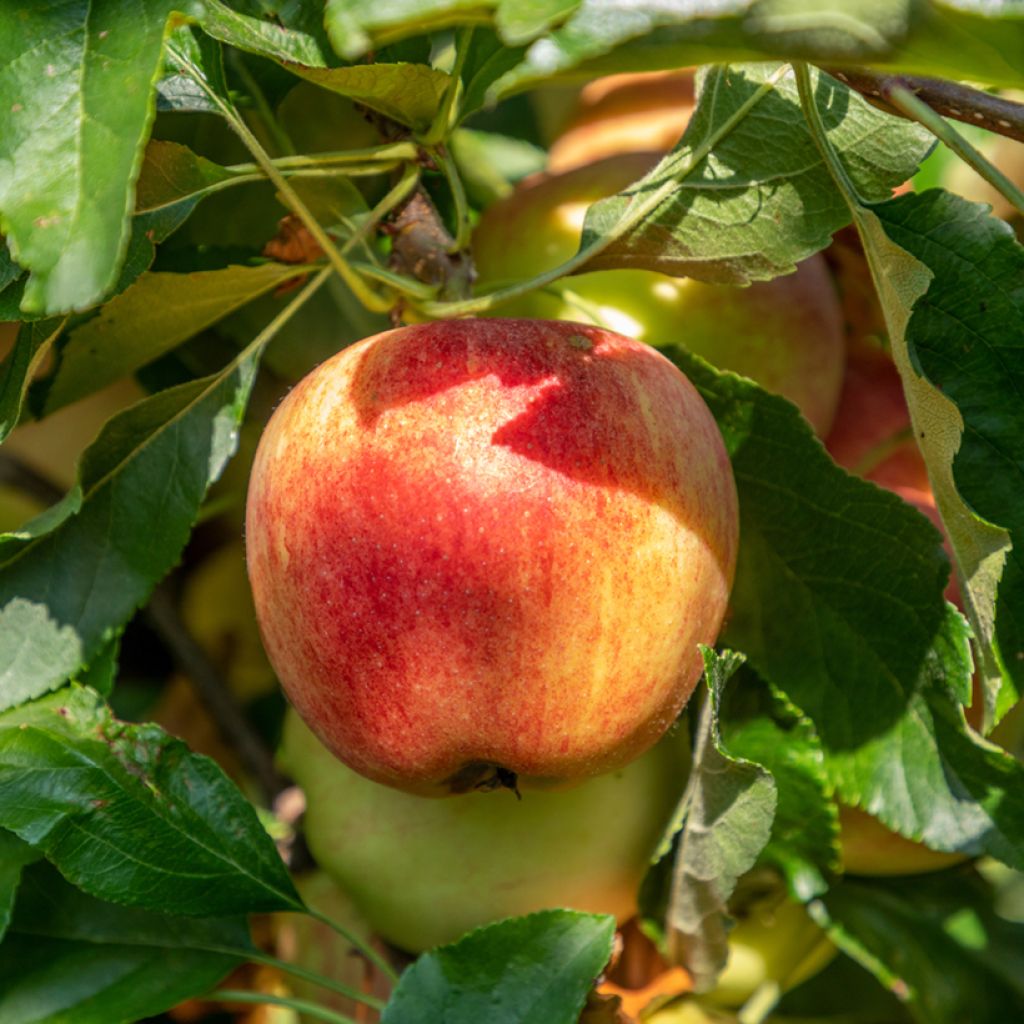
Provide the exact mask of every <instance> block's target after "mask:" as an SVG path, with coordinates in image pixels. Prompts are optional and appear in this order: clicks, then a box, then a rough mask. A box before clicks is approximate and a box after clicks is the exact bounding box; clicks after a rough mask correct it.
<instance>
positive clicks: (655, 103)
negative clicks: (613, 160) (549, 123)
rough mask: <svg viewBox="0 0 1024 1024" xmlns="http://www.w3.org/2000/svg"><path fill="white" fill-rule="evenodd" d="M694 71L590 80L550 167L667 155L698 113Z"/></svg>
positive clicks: (550, 158)
mask: <svg viewBox="0 0 1024 1024" xmlns="http://www.w3.org/2000/svg"><path fill="white" fill-rule="evenodd" d="M693 105H694V95H693V72H692V71H691V70H690V69H688V68H684V69H683V70H680V71H648V72H630V73H626V74H620V75H606V76H605V77H603V78H597V79H595V80H594V81H592V82H588V83H587V84H586V85H585V86H584V87H583V88H582V89H581V90H580V93H579V96H578V98H577V101H576V105H575V109H574V110H573V111H572V112H571V113H570V115H569V118H568V121H567V123H566V124H565V125H564V127H563V128H562V131H561V133H560V134H559V136H558V138H557V139H555V141H554V142H553V143H552V144H551V149H550V151H549V153H548V169H549V170H551V171H568V170H571V169H572V168H574V167H582V166H583V165H584V164H590V163H594V161H596V160H601V159H603V158H604V157H606V156H614V155H615V154H617V153H664V152H667V151H668V150H670V149H671V148H672V147H673V146H674V145H675V144H676V143H677V142H678V141H679V138H680V136H681V135H682V134H683V132H684V131H685V130H686V125H687V124H688V123H689V120H690V115H691V114H692V113H693Z"/></svg>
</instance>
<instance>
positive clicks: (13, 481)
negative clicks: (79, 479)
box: [0, 452, 64, 505]
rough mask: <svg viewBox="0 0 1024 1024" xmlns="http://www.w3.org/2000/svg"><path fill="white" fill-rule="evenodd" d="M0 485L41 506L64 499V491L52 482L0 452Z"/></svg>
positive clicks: (7, 454) (24, 463)
mask: <svg viewBox="0 0 1024 1024" xmlns="http://www.w3.org/2000/svg"><path fill="white" fill-rule="evenodd" d="M0 484H6V485H9V486H11V487H13V488H15V489H16V490H19V491H21V492H22V494H25V495H27V496H28V497H29V498H34V499H35V500H36V501H38V502H39V503H40V504H41V505H52V504H54V502H57V501H60V499H61V498H63V497H64V491H63V490H61V488H59V487H58V486H57V485H56V484H55V483H54V482H53V481H52V480H50V479H49V478H48V477H45V476H43V475H42V473H40V472H38V471H37V470H35V469H33V468H32V467H31V466H30V465H28V463H26V462H22V461H21V459H19V458H17V456H14V455H10V454H9V453H7V452H0Z"/></svg>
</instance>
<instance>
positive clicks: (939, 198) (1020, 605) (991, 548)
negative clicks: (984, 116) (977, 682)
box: [862, 191, 1024, 724]
mask: <svg viewBox="0 0 1024 1024" xmlns="http://www.w3.org/2000/svg"><path fill="white" fill-rule="evenodd" d="M872 213H873V215H874V216H875V217H877V224H878V226H879V227H880V228H881V230H883V231H884V232H885V234H886V236H888V238H889V239H891V240H892V242H894V243H895V244H896V245H898V246H899V247H900V249H901V250H903V251H904V252H905V253H907V254H909V256H910V258H912V260H913V261H917V266H916V267H915V268H914V269H915V270H916V272H917V276H918V277H920V275H922V274H923V275H925V279H926V281H927V290H926V291H925V293H924V295H923V296H922V297H921V298H920V299H919V300H918V301H917V302H916V304H914V305H913V313H912V314H911V315H910V319H909V322H907V321H906V319H905V315H906V311H907V310H909V308H910V302H911V301H912V299H911V295H912V293H911V294H904V295H898V294H896V288H897V287H898V283H899V282H900V281H903V280H907V279H908V278H910V275H909V274H904V275H901V276H900V277H897V278H895V279H894V281H893V283H891V284H890V283H887V284H886V286H885V287H886V293H887V294H886V298H887V299H888V302H887V304H888V305H889V306H890V307H891V306H894V305H897V304H899V305H900V306H901V307H902V309H901V311H900V312H901V313H902V316H900V319H901V321H902V323H904V324H905V332H904V331H901V330H900V329H899V328H900V324H899V323H894V325H893V326H894V327H895V330H894V331H891V332H890V333H891V334H893V345H894V351H895V353H896V356H897V361H898V365H899V366H900V371H901V374H902V376H903V380H904V387H905V388H906V389H907V390H908V399H909V402H910V406H911V413H912V416H913V422H914V426H915V434H916V436H917V438H918V442H919V445H920V447H921V450H922V452H923V454H924V456H925V460H926V461H927V463H928V468H929V476H930V478H931V480H932V485H933V488H934V491H935V496H936V501H937V504H938V507H939V510H940V512H941V514H942V519H943V523H944V525H945V526H946V529H947V531H948V533H949V536H950V541H951V543H952V546H953V550H954V552H955V554H956V558H957V562H958V565H959V570H960V575H961V577H962V580H963V586H962V588H961V589H962V590H963V591H964V592H965V595H966V597H967V606H968V610H969V611H970V613H971V620H972V624H973V625H974V628H975V633H976V634H977V635H978V637H979V639H980V641H981V651H982V654H983V657H985V656H986V655H987V650H986V647H987V644H988V643H991V642H993V641H994V644H995V649H996V651H997V657H998V664H997V665H991V663H990V664H989V666H988V671H987V672H986V676H987V679H988V682H989V689H988V694H987V697H988V701H987V705H988V706H987V711H988V714H987V720H988V721H989V722H990V723H992V724H994V722H995V721H998V719H999V718H1001V717H1002V715H1003V714H1005V712H1006V711H1007V710H1008V709H1009V708H1010V707H1012V706H1013V704H1014V703H1016V701H1017V700H1018V699H1019V698H1020V696H1021V695H1022V694H1024V432H1022V431H1021V430H1020V408H1021V397H1020V396H1021V394H1022V393H1024V287H1022V286H1021V282H1022V280H1024V248H1022V247H1021V246H1020V245H1019V244H1018V243H1017V241H1016V240H1015V238H1014V236H1013V232H1012V231H1011V229H1010V228H1009V227H1008V226H1007V225H1006V224H1005V223H1004V222H1003V221H1001V220H997V219H996V218H994V217H988V216H985V215H984V214H983V213H982V212H981V209H980V208H979V207H978V206H977V205H975V204H973V203H968V202H967V201H965V200H963V199H960V198H959V197H957V196H953V195H950V194H949V193H946V192H941V191H930V192H927V193H925V194H923V195H908V196H905V197H901V198H900V199H898V200H894V201H893V202H891V203H886V204H884V205H882V206H879V207H875V208H874V210H873V211H872ZM862 216H863V217H870V216H871V214H867V213H865V214H862ZM867 251H868V252H869V256H870V257H871V258H873V259H875V260H876V261H877V262H878V270H877V273H879V274H883V275H886V274H887V271H888V270H889V269H890V268H892V267H893V266H894V265H898V264H900V263H902V262H903V261H902V260H899V257H898V256H897V257H896V264H894V262H893V260H892V257H890V256H889V255H888V254H887V253H885V252H883V251H880V248H879V246H878V245H877V244H872V243H871V240H870V238H869V241H868V250H867ZM906 259H907V257H906V256H904V257H903V260H906ZM901 269H902V267H901ZM928 278H930V280H928ZM911 279H912V278H911ZM919 288H920V285H918V286H917V288H915V289H914V290H915V291H916V290H918V289H919ZM892 315H893V312H892V310H890V316H892ZM897 315H898V314H897ZM993 527H997V529H993ZM1004 531H1005V532H1004ZM1007 540H1009V541H1010V542H1011V543H1012V547H1011V545H1010V544H1008V543H1007Z"/></svg>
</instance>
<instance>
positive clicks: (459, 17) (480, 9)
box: [324, 0, 494, 60]
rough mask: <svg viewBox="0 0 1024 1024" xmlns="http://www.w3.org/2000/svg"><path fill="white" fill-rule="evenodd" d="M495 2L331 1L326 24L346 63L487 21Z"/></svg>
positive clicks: (444, 0) (449, 0)
mask: <svg viewBox="0 0 1024 1024" xmlns="http://www.w3.org/2000/svg"><path fill="white" fill-rule="evenodd" d="M493 6H494V0H426V2H424V0H386V2H383V3H367V2H366V0H327V7H326V10H325V12H324V24H325V25H326V27H327V35H328V37H329V38H330V40H331V45H332V46H333V47H334V49H335V50H336V51H337V52H338V53H339V54H341V56H342V57H344V58H345V59H346V60H353V59H354V58H356V57H361V56H362V55H363V54H364V53H366V52H367V51H368V50H370V49H373V48H375V47H380V46H386V45H387V44H388V43H392V42H394V41H395V40H397V39H404V38H405V37H407V36H412V35H420V34H422V33H425V32H431V31H434V30H435V29H438V28H444V27H445V26H447V25H452V24H458V23H472V24H477V23H480V22H486V21H487V20H488V16H489V9H490V8H492V7H493Z"/></svg>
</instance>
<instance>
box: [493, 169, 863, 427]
mask: <svg viewBox="0 0 1024 1024" xmlns="http://www.w3.org/2000/svg"><path fill="white" fill-rule="evenodd" d="M656 159H657V155H656V154H654V155H652V154H649V153H646V154H645V153H630V154H622V155H619V156H615V157H609V158H608V159H605V160H601V161H598V162H597V163H593V164H590V165H588V166H585V167H580V168H578V169H576V170H573V171H569V172H567V173H565V174H556V175H540V176H536V177H534V178H533V179H530V180H529V181H527V182H525V183H524V184H523V185H522V186H520V187H519V188H518V189H517V190H516V191H515V192H513V193H512V194H511V195H509V196H507V197H506V198H505V199H502V200H500V201H499V202H497V203H495V204H493V205H492V206H491V207H489V208H488V209H487V210H485V211H484V213H483V215H482V217H481V218H480V222H479V224H478V226H477V229H476V231H475V233H474V236H473V255H474V259H475V261H476V267H477V272H478V275H479V276H478V285H479V287H480V288H481V289H483V290H485V291H489V290H494V289H496V288H499V287H502V286H503V285H507V284H511V283H513V282H515V281H520V280H524V279H527V278H529V277H532V276H535V275H536V274H538V273H540V272H542V271H544V270H549V269H552V268H554V267H557V266H558V265H559V264H561V263H564V262H565V261H566V260H568V259H569V258H570V257H571V256H573V255H574V254H575V252H576V251H577V249H578V248H579V245H580V239H581V236H582V229H583V220H584V217H585V216H586V212H587V209H588V207H589V206H590V205H591V204H592V203H594V202H596V201H597V200H599V199H603V198H605V197H607V196H610V195H614V194H615V193H617V192H620V191H621V190H622V189H624V188H626V187H627V186H628V185H630V184H632V183H633V182H634V181H636V180H637V179H638V178H640V177H642V176H643V174H644V173H645V172H646V171H647V170H648V169H649V168H650V167H651V165H652V163H653V162H654V161H655V160H656ZM496 312H497V313H498V314H499V315H502V316H506V315H513V316H537V317H548V318H551V319H559V320H577V321H583V322H588V323H601V324H603V325H606V326H608V327H610V328H612V329H613V330H616V331H620V332H621V333H623V334H627V335H629V336H630V337H634V338H637V339H638V340H640V341H645V342H647V343H648V344H650V345H655V346H656V347H658V348H663V349H666V350H668V349H671V348H673V347H675V346H683V347H685V348H687V349H688V350H689V351H691V352H695V353H696V354H697V355H699V356H702V357H703V358H705V359H707V360H708V361H709V362H711V363H713V364H714V365H715V366H718V367H719V368H721V369H725V370H733V371H735V372H736V373H741V374H743V375H744V376H747V377H750V378H751V379H753V380H755V381H756V382H757V383H758V384H760V385H761V386H762V387H764V388H766V389H767V390H769V391H774V392H776V393H778V394H781V395H784V396H785V397H786V398H789V399H790V400H791V401H792V402H794V403H795V404H796V405H797V406H798V407H799V408H800V410H801V412H803V414H804V416H806V417H807V419H808V420H809V421H810V423H811V425H812V426H813V427H814V428H815V430H816V431H817V433H818V434H819V435H821V436H824V434H826V433H827V432H828V430H829V427H830V426H831V424H832V419H833V416H834V414H835V409H836V404H837V402H838V400H839V390H840V387H841V385H842V377H843V361H844V358H845V350H844V346H843V332H842V316H841V312H840V306H839V301H838V298H837V296H836V294H835V291H834V288H833V285H832V280H831V277H830V275H829V273H828V271H827V268H826V267H825V264H824V261H823V260H822V258H821V257H820V256H813V257H811V258H810V259H808V260H805V261H804V262H803V263H802V264H801V265H800V266H799V268H798V269H797V271H796V273H794V274H791V275H788V276H785V277H778V278H775V279H774V280H772V281H766V282H761V283H757V284H753V285H750V286H749V287H746V288H734V287H729V286H725V285H712V284H705V283H704V282H701V281H696V280H694V279H692V278H676V277H669V276H667V275H665V274H659V273H656V272H654V271H651V270H628V269H620V270H599V271H592V272H590V273H585V274H576V275H573V276H572V277H568V278H565V279H563V280H562V281H560V282H559V284H558V286H557V287H556V288H553V289H546V290H543V291H535V292H532V293H530V294H528V295H526V296H523V297H521V298H518V299H514V300H512V301H511V302H507V303H504V304H503V305H501V306H500V307H498V308H497V310H496Z"/></svg>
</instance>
